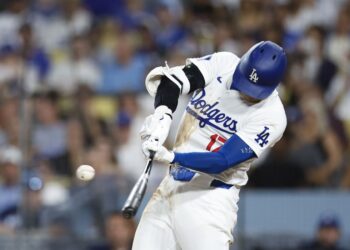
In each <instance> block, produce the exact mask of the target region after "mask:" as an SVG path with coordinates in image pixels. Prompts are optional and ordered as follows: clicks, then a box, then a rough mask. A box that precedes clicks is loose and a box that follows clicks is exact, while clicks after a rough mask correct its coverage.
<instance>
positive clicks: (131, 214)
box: [122, 207, 135, 219]
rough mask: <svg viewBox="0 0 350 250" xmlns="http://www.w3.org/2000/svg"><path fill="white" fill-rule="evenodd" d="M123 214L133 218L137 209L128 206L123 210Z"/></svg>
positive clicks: (126, 217) (125, 216) (127, 217)
mask: <svg viewBox="0 0 350 250" xmlns="http://www.w3.org/2000/svg"><path fill="white" fill-rule="evenodd" d="M122 214H123V217H124V218H125V219H131V218H132V217H134V215H135V209H133V208H132V207H126V208H124V209H123V210H122Z"/></svg>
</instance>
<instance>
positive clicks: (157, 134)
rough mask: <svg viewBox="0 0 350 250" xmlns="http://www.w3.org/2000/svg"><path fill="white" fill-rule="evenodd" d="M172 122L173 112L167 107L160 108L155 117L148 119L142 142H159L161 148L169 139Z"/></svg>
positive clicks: (142, 131)
mask: <svg viewBox="0 0 350 250" xmlns="http://www.w3.org/2000/svg"><path fill="white" fill-rule="evenodd" d="M171 122H172V112H171V110H170V109H169V108H168V107H167V106H164V105H162V106H159V107H157V108H156V110H155V111H154V114H153V115H150V116H148V117H146V119H145V121H144V123H143V125H142V127H141V130H140V136H141V140H142V141H146V140H149V139H150V138H152V141H153V142H152V143H153V144H155V141H157V142H158V145H159V146H161V145H163V143H164V142H165V140H166V138H167V137H168V134H169V130H170V126H171Z"/></svg>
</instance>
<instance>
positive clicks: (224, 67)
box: [186, 52, 239, 85]
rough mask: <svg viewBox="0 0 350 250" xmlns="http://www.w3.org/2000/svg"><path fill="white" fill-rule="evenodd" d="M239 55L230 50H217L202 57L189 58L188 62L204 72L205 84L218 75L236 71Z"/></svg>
mask: <svg viewBox="0 0 350 250" xmlns="http://www.w3.org/2000/svg"><path fill="white" fill-rule="evenodd" d="M238 62H239V57H238V56H236V55H235V54H233V53H230V52H217V53H214V54H211V55H207V56H203V57H200V58H188V59H187V61H186V64H187V65H188V64H190V63H193V64H194V65H196V66H197V67H198V69H199V70H200V72H201V73H202V75H203V77H204V80H205V85H208V84H209V83H210V82H211V81H213V80H214V79H215V78H216V77H217V76H218V75H220V74H225V73H227V72H230V71H232V72H233V71H234V69H235V67H236V66H237V64H238Z"/></svg>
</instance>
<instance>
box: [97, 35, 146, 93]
mask: <svg viewBox="0 0 350 250" xmlns="http://www.w3.org/2000/svg"><path fill="white" fill-rule="evenodd" d="M116 39H117V44H116V48H115V52H114V53H115V54H114V58H111V59H109V60H108V61H107V62H105V63H103V64H102V86H101V87H99V88H98V89H97V91H98V92H99V93H101V94H121V93H123V92H130V91H133V92H140V91H143V90H144V86H143V82H144V77H145V74H146V65H147V57H144V56H139V55H137V54H136V50H137V48H136V44H135V41H134V40H133V37H132V34H131V33H124V34H120V36H119V37H116Z"/></svg>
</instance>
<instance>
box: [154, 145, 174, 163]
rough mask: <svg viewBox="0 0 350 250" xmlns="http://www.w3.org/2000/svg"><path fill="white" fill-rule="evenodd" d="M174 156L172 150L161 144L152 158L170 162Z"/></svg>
mask: <svg viewBox="0 0 350 250" xmlns="http://www.w3.org/2000/svg"><path fill="white" fill-rule="evenodd" d="M174 158H175V153H174V152H173V151H170V150H168V149H167V148H165V147H164V146H161V147H160V148H159V149H158V151H157V152H156V154H155V155H154V159H155V160H157V161H160V162H164V163H172V162H173V161H174Z"/></svg>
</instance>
